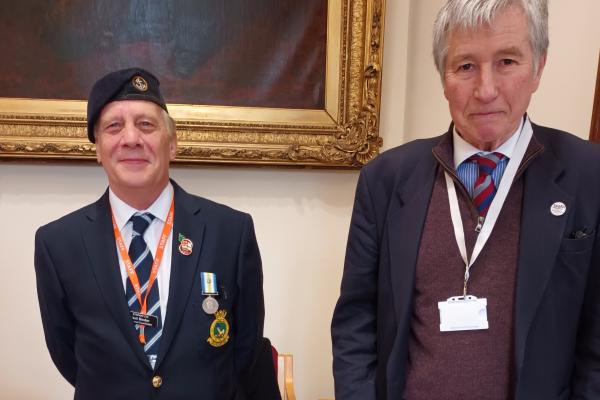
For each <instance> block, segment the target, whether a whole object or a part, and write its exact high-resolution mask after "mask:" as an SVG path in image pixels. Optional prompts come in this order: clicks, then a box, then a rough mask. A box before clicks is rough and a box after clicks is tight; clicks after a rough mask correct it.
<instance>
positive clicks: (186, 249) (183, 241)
mask: <svg viewBox="0 0 600 400" xmlns="http://www.w3.org/2000/svg"><path fill="white" fill-rule="evenodd" d="M193 247H194V243H192V241H191V240H190V239H188V238H186V237H185V236H184V235H183V234H181V233H180V234H179V252H180V253H181V254H183V255H184V256H189V255H190V254H192V248H193Z"/></svg>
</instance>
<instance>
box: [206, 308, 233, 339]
mask: <svg viewBox="0 0 600 400" xmlns="http://www.w3.org/2000/svg"><path fill="white" fill-rule="evenodd" d="M226 316H227V311H225V310H219V311H217V312H216V313H215V320H214V321H213V322H212V324H210V332H209V334H210V337H209V338H208V339H206V341H207V342H208V343H210V345H211V346H213V347H221V346H223V345H224V344H225V343H227V341H228V340H229V322H227V320H226V319H225V317H226Z"/></svg>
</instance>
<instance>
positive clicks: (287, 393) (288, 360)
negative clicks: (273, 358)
mask: <svg viewBox="0 0 600 400" xmlns="http://www.w3.org/2000/svg"><path fill="white" fill-rule="evenodd" d="M274 351H275V353H274V354H277V350H274ZM275 372H276V373H277V384H278V385H279V392H280V393H281V400H296V393H295V392H294V356H293V355H291V354H286V353H281V354H277V366H276V367H275Z"/></svg>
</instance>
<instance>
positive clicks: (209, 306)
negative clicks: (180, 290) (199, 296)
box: [202, 296, 219, 314]
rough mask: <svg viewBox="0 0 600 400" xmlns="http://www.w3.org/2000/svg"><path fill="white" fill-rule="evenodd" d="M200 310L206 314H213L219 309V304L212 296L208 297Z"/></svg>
mask: <svg viewBox="0 0 600 400" xmlns="http://www.w3.org/2000/svg"><path fill="white" fill-rule="evenodd" d="M202 309H203V310H204V312H205V313H207V314H214V313H216V312H217V310H218V309H219V302H218V301H217V299H215V298H214V297H212V296H208V297H207V298H205V299H204V301H203V302H202Z"/></svg>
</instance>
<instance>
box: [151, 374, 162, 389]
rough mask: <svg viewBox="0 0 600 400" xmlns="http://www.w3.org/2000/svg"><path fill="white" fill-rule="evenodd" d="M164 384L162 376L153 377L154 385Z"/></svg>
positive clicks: (157, 386)
mask: <svg viewBox="0 0 600 400" xmlns="http://www.w3.org/2000/svg"><path fill="white" fill-rule="evenodd" d="M161 385H162V378H161V377H160V376H159V375H156V376H154V377H152V386H154V387H155V388H157V389H158V388H159V387H160V386H161Z"/></svg>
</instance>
